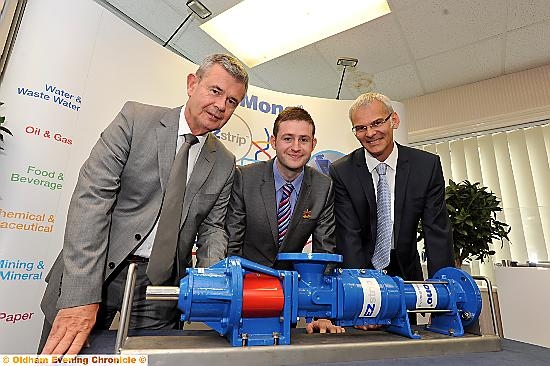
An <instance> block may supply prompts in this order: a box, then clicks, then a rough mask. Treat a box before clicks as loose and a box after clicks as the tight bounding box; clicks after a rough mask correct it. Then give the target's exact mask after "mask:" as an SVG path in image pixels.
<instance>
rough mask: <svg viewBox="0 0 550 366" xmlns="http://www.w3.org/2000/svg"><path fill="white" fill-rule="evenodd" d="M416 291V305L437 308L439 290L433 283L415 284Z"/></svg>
mask: <svg viewBox="0 0 550 366" xmlns="http://www.w3.org/2000/svg"><path fill="white" fill-rule="evenodd" d="M413 288H414V292H415V293H416V307H417V308H429V309H435V308H436V307H437V291H436V290H435V287H434V285H431V284H417V283H415V284H413Z"/></svg>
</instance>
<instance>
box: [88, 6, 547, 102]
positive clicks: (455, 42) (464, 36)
mask: <svg viewBox="0 0 550 366" xmlns="http://www.w3.org/2000/svg"><path fill="white" fill-rule="evenodd" d="M96 1H97V2H98V3H100V4H102V5H104V6H105V7H106V8H107V9H109V10H111V11H112V12H113V13H115V14H117V15H118V16H119V17H121V18H122V19H124V20H125V21H127V22H128V23H129V24H131V25H133V26H134V27H136V29H139V30H140V31H142V32H144V33H145V34H147V35H148V36H150V37H151V38H152V39H154V40H156V41H157V42H159V43H161V44H164V43H166V41H167V40H168V39H169V38H170V37H171V36H172V34H173V33H174V31H175V30H176V29H177V28H178V27H179V26H180V24H181V23H182V22H183V20H184V19H185V18H186V17H187V16H188V15H189V14H190V13H191V10H190V9H189V8H188V7H187V6H186V5H185V3H186V0H154V1H153V0H96ZM201 1H202V3H203V4H204V5H205V6H206V7H207V8H208V9H210V11H212V13H213V15H212V16H216V15H217V14H219V13H221V12H223V11H225V10H226V9H229V8H230V7H232V6H233V5H235V4H237V3H239V1H238V0H201ZM297 1H299V0H297ZM272 3H273V4H275V3H276V1H275V0H274V1H273V2H272ZM334 3H335V9H334V11H335V12H337V11H353V10H352V9H344V8H338V5H336V4H338V1H334ZM388 3H389V5H390V8H391V10H392V12H391V13H390V14H388V15H385V16H383V17H381V18H378V19H376V20H374V21H371V22H369V23H366V24H363V25H360V26H358V27H355V28H352V29H350V30H348V31H345V32H342V33H339V34H337V35H334V36H332V37H329V38H327V39H324V40H322V41H319V42H317V43H315V44H312V45H309V46H306V47H304V48H301V49H299V50H296V51H294V52H291V53H289V54H286V55H283V56H281V57H279V58H276V59H274V60H271V61H269V62H266V63H264V64H261V65H259V66H256V67H254V68H252V69H249V73H250V83H251V84H252V85H256V86H259V87H263V88H267V89H271V90H277V91H281V92H286V93H292V94H301V95H309V96H315V97H323V98H335V97H336V95H337V92H338V86H339V83H340V78H341V76H342V70H343V69H342V66H337V65H336V61H337V59H338V58H339V57H341V56H346V57H354V58H357V59H359V63H358V64H357V67H355V68H347V70H346V74H345V78H344V82H343V86H342V91H341V94H340V99H355V98H356V97H357V96H358V95H359V94H361V93H363V92H366V91H378V92H381V93H384V94H386V95H388V96H389V97H391V98H392V99H393V100H401V101H402V100H405V99H409V98H413V97H416V96H421V95H424V94H428V93H433V92H436V91H439V90H443V89H447V88H452V87H456V86H460V85H464V84H468V83H473V82H476V81H480V80H485V79H489V78H493V77H497V76H501V75H505V74H509V73H513V72H517V71H521V70H526V69H530V68H533V67H537V66H541V65H545V64H549V63H550V0H477V1H476V0H460V1H457V0H388ZM265 11H266V12H269V7H266V9H265ZM205 21H206V20H201V19H200V18H198V17H197V16H195V15H194V14H193V15H191V17H190V18H189V20H188V21H187V22H186V23H185V24H184V26H183V27H182V28H181V29H180V30H179V31H178V32H177V33H176V34H175V36H174V37H173V38H172V39H171V40H170V42H169V43H168V47H170V48H171V49H172V50H174V51H175V52H177V53H179V54H180V55H182V56H183V57H185V58H187V59H189V60H190V61H192V62H194V63H197V64H198V63H200V62H201V60H202V59H203V58H204V57H205V56H207V55H209V54H211V53H215V52H227V51H226V50H225V49H224V48H223V47H222V46H221V45H220V44H218V43H217V42H216V41H215V40H214V39H212V38H211V37H210V36H208V35H207V34H206V33H204V32H203V31H202V30H201V29H200V28H199V26H200V25H201V24H202V23H203V22H205ZM299 26H300V25H299V24H285V21H284V19H281V27H299ZM230 31H231V30H228V32H230ZM235 37H243V38H246V37H247V35H246V34H235Z"/></svg>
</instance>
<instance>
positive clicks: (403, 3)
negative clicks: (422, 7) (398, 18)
mask: <svg viewBox="0 0 550 366" xmlns="http://www.w3.org/2000/svg"><path fill="white" fill-rule="evenodd" d="M387 1H388V4H389V5H390V9H391V10H392V11H394V10H402V9H405V8H410V7H411V6H416V5H418V4H419V3H420V2H422V1H425V0H387Z"/></svg>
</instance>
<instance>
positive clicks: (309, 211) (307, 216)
mask: <svg viewBox="0 0 550 366" xmlns="http://www.w3.org/2000/svg"><path fill="white" fill-rule="evenodd" d="M302 217H303V218H304V219H311V210H304V214H303V215H302Z"/></svg>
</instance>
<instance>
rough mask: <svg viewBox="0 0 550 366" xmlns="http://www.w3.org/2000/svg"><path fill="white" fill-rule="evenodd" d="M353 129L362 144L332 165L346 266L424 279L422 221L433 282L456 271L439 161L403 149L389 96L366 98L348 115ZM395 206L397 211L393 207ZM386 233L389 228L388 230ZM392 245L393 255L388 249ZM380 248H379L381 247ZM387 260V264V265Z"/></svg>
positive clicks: (338, 236) (339, 240)
mask: <svg viewBox="0 0 550 366" xmlns="http://www.w3.org/2000/svg"><path fill="white" fill-rule="evenodd" d="M349 117H350V120H351V123H352V131H353V132H354V134H355V137H356V138H357V140H358V141H359V142H360V143H361V145H362V147H360V148H359V149H357V150H355V151H353V152H351V153H350V154H348V155H346V156H345V157H343V158H341V159H339V160H338V161H336V162H335V163H334V164H332V165H331V167H330V176H331V177H332V179H333V182H334V190H335V204H334V212H335V218H336V245H337V250H338V252H339V253H340V254H342V255H343V256H344V267H346V268H376V269H383V270H386V271H387V273H388V274H389V275H392V276H400V277H402V278H403V279H405V280H421V279H422V278H423V275H422V269H421V265H420V257H419V254H418V250H417V243H416V237H417V228H418V225H419V222H421V225H422V229H423V231H424V237H425V239H424V243H425V247H426V255H427V259H428V274H429V277H431V276H432V275H433V274H434V273H435V272H436V271H437V270H438V269H440V268H442V267H448V266H453V264H454V260H453V245H452V234H451V228H450V222H449V216H448V214H447V209H446V205H445V183H444V179H443V173H442V169H441V163H440V161H439V157H438V156H437V155H434V154H430V153H428V152H425V151H421V150H417V149H413V148H410V147H406V146H402V145H399V144H397V143H396V142H395V141H394V139H393V130H394V129H397V128H398V127H399V116H398V115H397V113H396V112H395V111H394V110H393V108H392V105H391V101H390V99H389V98H388V97H386V96H384V95H382V94H378V93H366V94H363V95H361V96H360V97H359V98H357V100H356V101H355V102H354V104H353V105H352V106H351V108H350V111H349ZM379 164H384V165H385V166H384V170H385V172H381V173H380V174H382V175H385V177H384V178H383V179H384V180H385V181H386V182H387V187H388V188H384V189H383V190H384V191H385V192H389V196H390V197H391V198H390V199H391V204H390V202H388V205H387V207H388V210H387V211H388V215H387V217H389V220H387V221H388V224H387V225H389V227H388V226H385V227H384V229H385V232H386V233H387V235H378V237H379V238H378V241H381V240H380V237H384V236H385V238H386V239H387V243H388V250H387V252H384V256H386V254H387V257H389V258H388V261H386V262H383V263H384V264H383V265H382V268H377V266H376V265H374V264H373V262H374V263H378V261H377V260H376V259H375V260H373V257H375V256H377V255H379V254H380V253H378V254H376V250H378V245H377V234H379V233H377V231H381V230H380V226H379V223H378V221H379V220H378V218H377V217H378V216H379V212H377V202H378V201H379V197H378V195H377V192H378V183H379V180H380V178H379V173H378V169H377V166H378V165H379ZM390 208H391V210H390ZM386 228H387V230H386ZM390 245H391V250H390V247H389V246H390ZM375 248H376V249H375ZM386 263H387V264H386Z"/></svg>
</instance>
